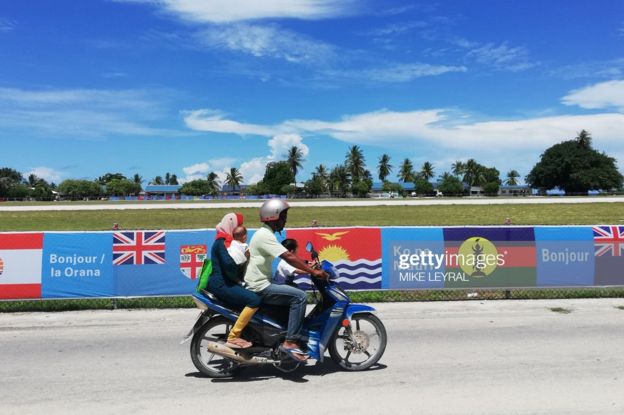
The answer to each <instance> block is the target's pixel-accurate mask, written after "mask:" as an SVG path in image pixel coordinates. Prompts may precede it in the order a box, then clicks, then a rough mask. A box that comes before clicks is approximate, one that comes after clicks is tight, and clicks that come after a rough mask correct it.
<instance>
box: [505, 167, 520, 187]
mask: <svg viewBox="0 0 624 415" xmlns="http://www.w3.org/2000/svg"><path fill="white" fill-rule="evenodd" d="M518 177H520V173H518V172H517V171H516V170H510V171H509V172H507V180H505V184H506V185H507V186H517V185H518Z"/></svg>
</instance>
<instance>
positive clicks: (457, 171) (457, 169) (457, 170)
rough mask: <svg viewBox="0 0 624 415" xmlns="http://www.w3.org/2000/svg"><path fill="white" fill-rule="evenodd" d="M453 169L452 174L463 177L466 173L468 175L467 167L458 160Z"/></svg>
mask: <svg viewBox="0 0 624 415" xmlns="http://www.w3.org/2000/svg"><path fill="white" fill-rule="evenodd" d="M451 168H452V169H453V170H452V172H453V174H454V175H455V176H458V177H459V176H463V175H464V173H466V165H465V164H464V162H463V161H460V160H457V161H456V162H455V163H453V165H452V166H451Z"/></svg>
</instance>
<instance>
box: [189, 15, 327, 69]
mask: <svg viewBox="0 0 624 415" xmlns="http://www.w3.org/2000/svg"><path fill="white" fill-rule="evenodd" d="M196 37H197V39H198V40H199V42H200V43H202V44H203V45H205V46H208V47H214V48H219V49H226V50H232V51H236V52H242V53H247V54H250V55H252V56H255V57H258V58H262V57H265V58H274V59H283V60H286V61H288V62H293V63H304V62H311V63H314V64H315V65H319V64H322V63H324V62H326V61H328V60H329V59H331V58H332V57H333V56H334V50H333V47H332V46H331V45H328V44H326V43H323V42H320V41H317V40H313V39H310V38H308V37H306V36H303V35H300V34H297V33H295V32H292V31H289V30H284V29H280V28H279V27H277V26H275V25H270V26H257V25H249V24H235V25H227V26H216V27H211V28H209V29H206V30H204V31H202V32H199V33H198V34H197V36H196Z"/></svg>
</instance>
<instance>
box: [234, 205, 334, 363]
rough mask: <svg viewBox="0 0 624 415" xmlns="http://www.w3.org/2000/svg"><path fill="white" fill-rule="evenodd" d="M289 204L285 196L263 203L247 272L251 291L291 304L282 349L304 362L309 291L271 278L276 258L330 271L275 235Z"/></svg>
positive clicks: (308, 269)
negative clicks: (291, 249) (302, 346)
mask: <svg viewBox="0 0 624 415" xmlns="http://www.w3.org/2000/svg"><path fill="white" fill-rule="evenodd" d="M289 208H290V206H289V205H288V203H286V202H285V201H283V200H281V199H271V200H267V201H266V202H264V203H263V204H262V207H261V208H260V221H261V222H263V223H264V225H263V226H262V227H261V228H260V229H258V230H257V231H256V233H255V234H254V236H253V237H252V239H251V243H250V244H249V251H250V254H251V256H250V259H249V265H248V267H247V272H246V273H245V282H246V283H247V287H248V288H249V289H250V290H251V291H254V292H256V293H257V294H258V295H260V297H261V299H262V303H264V304H275V305H289V306H290V310H289V314H288V329H287V333H286V340H285V341H284V343H282V345H281V346H280V349H281V350H282V351H284V352H285V353H288V354H289V355H290V356H291V357H292V358H293V359H295V360H297V361H300V362H302V361H305V360H306V359H307V356H306V354H305V353H304V352H303V351H302V350H301V349H300V348H299V345H298V344H297V343H301V342H302V341H303V338H302V336H301V333H300V332H301V327H302V323H303V319H304V317H305V311H306V304H307V298H306V294H305V292H303V291H302V290H300V289H298V288H295V287H291V286H288V285H278V284H273V283H272V282H271V280H272V275H273V260H274V259H275V258H277V257H280V258H281V259H283V260H284V261H286V262H287V263H289V264H290V265H292V266H294V267H295V268H298V269H301V270H304V271H306V272H308V273H309V274H310V275H311V276H312V277H316V278H322V279H324V278H327V273H325V271H322V270H318V269H313V268H311V267H310V266H308V264H306V263H305V262H304V261H303V260H302V259H301V258H299V257H297V256H296V255H295V254H293V253H292V252H289V251H288V250H287V249H286V248H284V246H282V244H280V243H279V242H278V240H277V238H276V237H275V232H281V231H282V230H283V229H284V226H285V225H286V222H287V220H288V209H289Z"/></svg>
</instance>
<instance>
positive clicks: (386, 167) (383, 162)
mask: <svg viewBox="0 0 624 415" xmlns="http://www.w3.org/2000/svg"><path fill="white" fill-rule="evenodd" d="M377 170H378V171H379V180H381V181H382V182H385V181H386V177H388V176H389V175H390V173H392V164H390V156H389V155H387V154H382V155H381V156H380V157H379V164H378V165H377Z"/></svg>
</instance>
